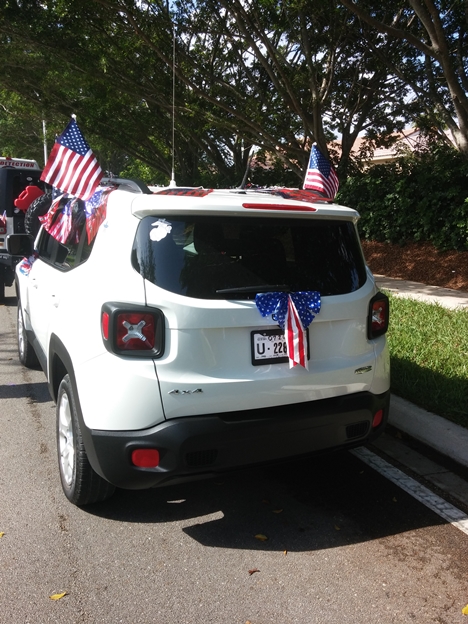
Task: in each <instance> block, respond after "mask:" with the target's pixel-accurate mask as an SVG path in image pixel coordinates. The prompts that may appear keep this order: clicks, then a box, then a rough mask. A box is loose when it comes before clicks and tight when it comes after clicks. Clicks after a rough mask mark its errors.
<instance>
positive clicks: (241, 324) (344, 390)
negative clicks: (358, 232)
mask: <svg viewBox="0 0 468 624" xmlns="http://www.w3.org/2000/svg"><path fill="white" fill-rule="evenodd" d="M243 201H245V200H243V199H242V198H241V200H239V197H238V195H237V196H236V195H233V194H231V193H229V192H226V193H225V194H224V195H222V194H216V195H214V194H213V195H208V196H207V197H203V198H198V197H195V198H193V197H173V196H151V195H135V194H133V193H127V192H124V191H120V192H119V193H111V195H110V196H109V201H108V206H107V219H106V221H105V222H104V223H103V225H101V227H100V229H99V232H98V235H97V237H96V241H95V244H94V248H93V251H92V255H91V257H90V259H89V260H88V261H86V262H85V263H83V264H82V265H80V266H78V267H76V268H75V269H73V270H71V271H67V272H62V271H60V270H59V269H57V268H54V267H52V266H50V265H48V264H46V263H45V262H43V261H42V260H40V259H39V260H36V262H35V263H34V264H33V267H32V269H31V272H30V274H29V276H28V277H25V276H24V275H20V274H18V280H19V283H20V290H21V293H23V291H27V293H29V296H25V297H24V300H23V294H22V295H21V299H22V304H23V307H24V311H25V323H26V325H27V327H28V328H31V329H32V330H33V331H34V333H35V335H36V336H37V338H38V340H39V342H40V343H41V346H42V347H43V349H44V351H45V353H46V354H48V345H49V342H50V338H51V334H52V333H53V334H54V335H55V336H57V337H58V338H59V339H60V340H61V341H62V342H63V344H64V345H65V346H66V348H67V350H68V352H69V354H70V357H71V359H72V361H73V366H74V374H75V377H76V384H77V389H78V393H79V398H80V403H81V408H82V412H83V418H84V422H85V424H86V426H87V427H89V428H90V429H96V430H104V431H125V430H140V429H145V428H149V427H152V426H154V425H156V424H158V423H161V422H163V421H164V419H174V418H180V417H186V416H198V415H203V414H214V413H222V412H227V411H229V412H231V411H239V410H247V409H249V410H250V409H260V408H266V407H273V406H278V405H288V404H294V403H301V402H307V401H316V400H321V399H327V398H332V397H339V396H343V395H348V394H352V393H358V392H364V391H370V392H373V393H376V394H378V393H383V392H386V391H387V390H388V388H389V374H388V361H389V358H388V350H387V347H386V341H385V338H380V339H377V340H374V341H369V340H368V339H367V337H366V322H367V316H368V302H369V300H370V299H371V297H372V296H373V295H374V294H375V293H377V292H378V289H377V288H376V286H375V283H374V280H373V278H372V276H371V275H370V273H368V279H367V281H366V283H365V284H364V285H363V286H362V288H360V289H359V290H357V291H355V292H352V293H349V294H346V295H340V296H328V297H323V299H322V308H321V311H320V313H319V314H318V315H317V316H316V318H315V319H314V321H313V322H312V324H311V325H310V327H309V338H310V360H309V370H308V371H307V370H305V369H304V368H302V367H299V366H297V367H295V368H292V369H290V368H289V364H287V363H282V364H269V365H260V366H253V365H252V363H251V345H250V333H251V331H253V330H261V329H269V328H277V327H278V325H277V324H276V322H275V321H273V320H272V319H271V318H263V317H262V316H261V315H260V313H259V311H258V310H257V308H256V305H255V302H254V301H243V300H242V301H241V300H235V299H232V300H229V299H226V300H207V299H196V298H190V297H185V296H181V295H177V294H175V293H172V292H168V291H166V290H163V289H161V288H159V287H158V286H156V285H155V284H153V283H151V282H149V281H147V280H144V279H143V277H142V276H141V275H139V274H138V273H137V271H136V270H135V269H134V268H133V267H132V264H131V261H130V256H131V252H132V245H133V241H134V238H135V232H136V229H137V226H138V222H139V219H141V218H143V217H144V216H147V215H154V216H155V219H156V218H157V217H158V215H159V214H162V215H167V214H177V213H184V214H186V213H189V212H190V211H194V212H196V214H197V215H199V214H210V215H223V214H229V215H232V214H238V215H242V216H243V217H245V216H247V217H248V216H256V217H258V216H261V217H262V218H279V217H280V215H279V214H278V211H274V210H271V211H268V210H255V209H251V210H246V209H245V208H243V207H242V202H243ZM255 201H256V202H258V203H262V204H265V203H266V204H268V203H269V204H278V203H288V204H290V203H291V202H290V201H289V202H285V201H284V200H280V199H278V198H270V197H258V198H257V199H256V200H255ZM250 203H252V201H251V202H250ZM254 203H255V202H254ZM293 204H294V203H293ZM295 204H297V212H296V211H295V210H292V211H289V212H288V214H287V217H288V218H301V219H303V218H304V217H305V216H308V215H307V214H306V213H304V202H299V201H297V202H295ZM295 204H294V205H295ZM311 205H313V206H314V207H315V208H316V212H314V213H310V218H317V219H340V220H343V219H345V220H348V221H351V222H353V223H355V222H356V221H357V219H358V214H357V213H356V211H354V210H352V209H349V208H344V207H338V206H329V205H327V204H323V203H317V204H311ZM109 249H113V250H116V249H117V250H118V252H117V253H115V252H114V253H113V255H112V258H110V257H109ZM106 266H109V267H110V266H111V268H112V270H109V271H106ZM26 280H29V284H28V283H27V282H26ZM43 281H44V285H43V284H42V282H43ZM47 284H48V285H47ZM36 285H37V288H36ZM123 285H124V287H123ZM26 286H27V288H26ZM78 299H80V300H82V299H85V300H86V306H85V307H83V306H77V305H76V302H77V300H78ZM109 301H116V302H120V303H122V304H139V305H144V304H146V305H148V306H152V307H156V308H158V309H159V310H161V311H162V312H163V314H164V318H165V330H166V336H165V351H164V354H163V356H162V357H161V358H158V359H156V360H154V361H153V360H148V359H146V360H145V359H129V358H126V357H121V356H116V355H113V354H110V353H109V352H108V351H107V350H106V349H105V347H104V344H103V340H102V335H101V324H100V314H101V307H102V304H103V303H105V302H109ZM49 365H50V363H49ZM360 370H361V372H359V371H360ZM362 371H364V372H362Z"/></svg>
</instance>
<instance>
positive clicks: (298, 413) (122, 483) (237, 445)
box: [83, 391, 390, 489]
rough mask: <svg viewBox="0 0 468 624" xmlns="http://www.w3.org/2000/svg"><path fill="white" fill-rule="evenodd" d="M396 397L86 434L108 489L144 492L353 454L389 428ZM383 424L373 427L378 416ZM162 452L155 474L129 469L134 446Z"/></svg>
mask: <svg viewBox="0 0 468 624" xmlns="http://www.w3.org/2000/svg"><path fill="white" fill-rule="evenodd" d="M389 401H390V392H389V391H388V392H385V393H384V394H381V395H373V394H370V393H368V392H362V393H358V394H354V395H350V396H343V397H337V398H333V399H325V400H322V401H313V402H309V403H300V404H294V405H287V406H279V407H274V408H268V409H257V410H249V411H241V412H229V413H223V414H211V415H205V416H195V417H187V418H177V419H173V420H169V421H165V422H164V423H161V424H159V425H157V426H155V427H152V428H150V429H146V430H142V431H96V430H91V429H86V428H85V430H84V431H83V437H84V441H85V446H86V451H87V453H88V457H89V459H90V462H91V464H92V466H93V468H94V470H95V471H96V472H98V473H99V474H100V475H101V476H102V477H104V478H105V479H106V480H107V481H109V482H110V483H113V484H114V485H116V486H118V487H122V488H127V489H143V488H149V487H155V486H159V485H164V484H166V483H171V482H172V483H175V482H181V481H187V480H191V479H194V478H202V477H203V476H209V475H213V474H216V473H219V472H223V471H228V470H233V469H235V468H240V467H243V466H247V465H254V464H260V463H264V462H276V461H282V460H286V459H291V458H293V457H298V456H301V455H307V454H313V453H321V452H324V451H329V450H334V449H340V448H342V449H343V448H352V447H354V446H359V445H362V444H365V443H367V442H370V441H371V440H373V439H375V438H376V437H378V436H379V435H380V434H381V433H382V432H383V430H384V428H385V424H386V422H387V418H388V410H389ZM379 410H383V419H382V422H381V424H380V425H379V426H377V427H375V428H373V427H372V421H373V417H374V414H375V413H376V412H378V411H379ZM144 447H150V448H157V449H158V450H159V453H160V464H159V466H158V467H157V468H151V469H148V468H137V467H135V466H133V465H132V463H131V453H132V451H133V450H134V449H136V448H144Z"/></svg>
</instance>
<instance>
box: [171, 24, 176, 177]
mask: <svg viewBox="0 0 468 624" xmlns="http://www.w3.org/2000/svg"><path fill="white" fill-rule="evenodd" d="M174 137H175V30H174V24H172V173H171V181H170V182H169V186H170V187H171V188H174V187H175V186H177V184H176V181H175V177H174V158H175V156H174V154H175V148H174Z"/></svg>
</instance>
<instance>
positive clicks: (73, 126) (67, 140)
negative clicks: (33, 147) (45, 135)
mask: <svg viewBox="0 0 468 624" xmlns="http://www.w3.org/2000/svg"><path fill="white" fill-rule="evenodd" d="M102 175H103V174H102V169H101V167H100V166H99V163H98V161H97V160H96V157H95V156H94V154H93V152H92V150H91V148H90V147H89V145H88V144H87V142H86V140H85V138H84V136H83V135H82V134H81V131H80V129H79V128H78V125H77V123H76V121H75V120H74V119H71V121H70V122H69V124H68V125H67V127H66V128H65V130H64V131H63V133H62V134H61V135H60V136H58V137H57V138H56V140H55V144H54V147H53V148H52V151H51V153H50V156H49V160H48V161H47V164H46V166H45V168H44V171H43V172H42V175H41V180H42V181H43V182H47V183H48V184H51V185H52V186H53V187H55V188H57V189H60V190H61V191H62V192H63V193H68V194H69V195H72V196H73V197H79V198H80V199H84V200H85V201H86V200H87V199H89V198H90V197H91V196H92V194H93V193H94V191H95V190H96V188H97V186H98V185H99V182H100V181H101V178H102Z"/></svg>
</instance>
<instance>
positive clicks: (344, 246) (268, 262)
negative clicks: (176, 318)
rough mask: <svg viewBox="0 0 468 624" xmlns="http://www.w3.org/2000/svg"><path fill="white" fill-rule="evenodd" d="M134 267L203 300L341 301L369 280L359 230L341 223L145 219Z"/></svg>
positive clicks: (156, 281)
mask: <svg viewBox="0 0 468 624" xmlns="http://www.w3.org/2000/svg"><path fill="white" fill-rule="evenodd" d="M133 264H134V267H135V268H136V269H137V271H139V272H140V273H141V275H143V277H145V278H146V279H147V280H149V281H150V282H152V283H153V284H156V285H157V286H160V287H161V288H164V289H165V290H169V291H171V292H174V293H177V294H179V295H184V296H186V297H197V298H201V299H254V298H255V295H256V293H257V292H266V291H269V290H275V289H277V290H287V291H299V290H317V291H319V292H320V294H321V295H322V296H323V295H341V294H346V293H350V292H353V291H355V290H357V289H358V288H360V287H361V286H362V285H363V284H364V282H365V281H366V269H365V263H364V259H363V256H362V252H361V247H360V244H359V241H358V237H357V233H356V229H355V227H354V224H353V223H351V222H349V221H336V220H329V221H327V220H319V219H314V220H312V219H265V218H259V219H257V218H256V217H249V218H243V217H224V216H223V217H212V216H181V215H177V216H176V217H174V216H166V217H161V216H157V217H145V218H144V219H142V221H141V223H140V225H139V227H138V231H137V235H136V239H135V244H134V249H133Z"/></svg>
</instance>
